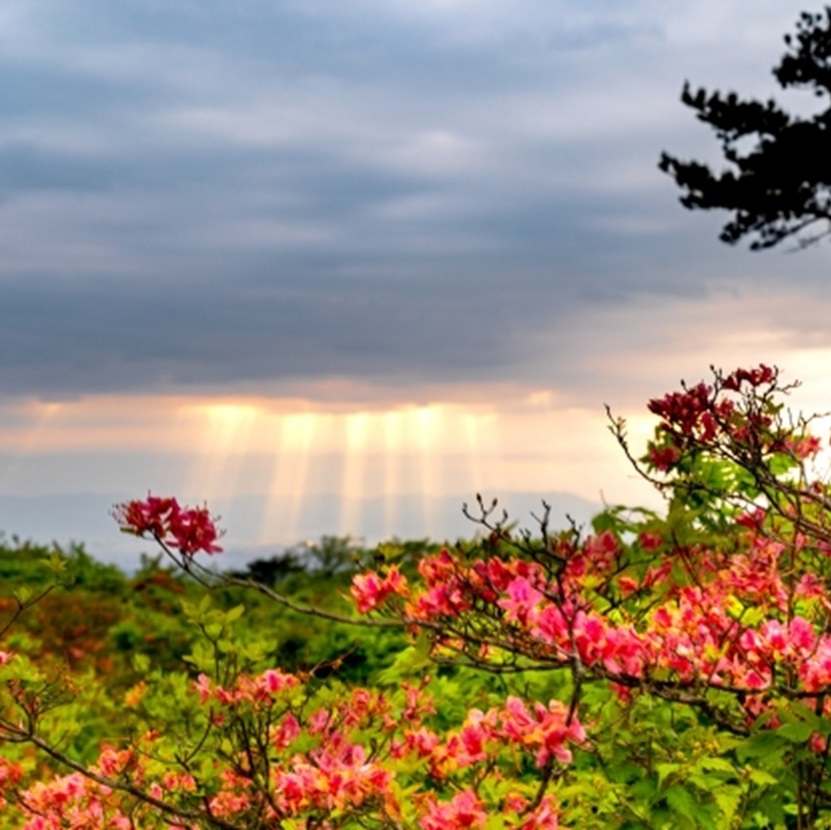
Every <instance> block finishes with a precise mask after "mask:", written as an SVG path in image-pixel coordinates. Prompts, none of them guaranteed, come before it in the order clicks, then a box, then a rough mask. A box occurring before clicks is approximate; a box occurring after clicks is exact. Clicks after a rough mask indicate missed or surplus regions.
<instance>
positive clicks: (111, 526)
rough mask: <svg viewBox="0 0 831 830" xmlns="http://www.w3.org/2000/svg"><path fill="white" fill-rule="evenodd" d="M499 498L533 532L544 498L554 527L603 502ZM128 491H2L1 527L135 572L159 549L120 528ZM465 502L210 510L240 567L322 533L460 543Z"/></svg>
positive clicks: (243, 503) (246, 499) (230, 503)
mask: <svg viewBox="0 0 831 830" xmlns="http://www.w3.org/2000/svg"><path fill="white" fill-rule="evenodd" d="M495 495H496V496H498V498H499V507H498V511H497V512H498V513H499V514H500V515H501V512H502V509H503V508H504V509H506V510H507V511H508V513H509V516H510V518H511V520H512V521H515V522H517V524H518V525H519V526H520V527H523V528H529V529H531V530H533V529H534V527H535V526H536V522H535V520H534V519H533V517H532V513H534V514H537V515H539V514H540V512H541V510H542V505H541V502H542V499H545V500H546V502H547V503H548V504H550V505H551V527H552V528H558V527H565V526H566V524H567V520H566V515H567V514H568V515H569V516H571V517H572V518H573V519H574V520H575V521H576V522H578V523H585V522H587V521H588V520H589V519H590V518H591V516H592V515H593V514H595V513H596V512H597V511H598V510H599V509H600V505H599V504H597V503H593V502H590V501H588V500H587V499H584V498H581V497H580V496H577V495H575V494H573V493H564V492H560V493H523V492H508V493H500V494H490V493H486V494H483V496H484V497H485V499H486V502H487V503H489V501H490V500H491V499H492V498H493V497H494V496H495ZM134 496H135V494H126V493H111V494H101V493H59V494H49V495H38V496H8V495H0V530H2V531H3V533H4V534H5V535H6V536H7V537H11V536H12V535H16V536H19V537H20V538H22V539H29V540H32V541H35V542H39V543H42V544H51V543H52V542H57V543H58V544H61V545H64V546H65V545H68V544H69V543H71V542H78V543H83V545H84V547H85V548H86V550H87V551H88V552H89V553H91V554H92V555H93V556H95V557H96V558H97V559H100V560H103V561H107V562H115V563H116V564H118V565H120V566H121V567H123V568H124V569H126V570H132V569H133V568H134V567H135V566H136V565H137V564H138V562H139V558H140V555H141V553H142V552H145V553H150V554H155V553H156V550H155V548H154V546H153V544H152V543H151V542H142V541H140V540H137V539H135V538H133V537H131V536H127V535H124V534H120V533H119V532H118V528H117V527H116V525H115V522H114V521H113V519H112V518H111V517H110V515H109V511H110V509H111V508H112V506H113V505H114V504H116V503H118V502H121V501H124V500H126V499H128V498H132V497H134ZM464 502H467V503H468V505H469V507H470V508H471V510H473V511H475V510H476V503H475V502H476V496H475V494H471V495H469V496H442V497H438V498H425V497H422V496H419V495H415V494H413V495H399V496H396V497H395V498H391V499H385V498H368V499H346V500H344V499H343V498H342V497H341V496H340V495H339V494H323V495H310V496H308V497H306V498H305V499H304V500H303V502H302V503H295V504H285V503H279V504H271V505H269V504H267V503H266V501H265V500H264V499H263V497H262V496H259V495H251V494H247V495H240V496H237V497H235V498H233V499H219V500H216V501H212V502H211V503H210V507H211V510H212V512H214V513H215V514H217V515H220V516H221V520H220V524H221V525H222V527H224V528H225V529H226V531H227V533H226V536H225V537H224V539H223V544H224V546H225V548H226V552H225V554H224V555H223V562H224V563H226V562H227V564H228V566H232V567H236V566H238V565H239V564H241V563H243V562H245V561H248V560H250V559H253V558H257V557H261V556H268V555H271V554H273V553H276V552H278V551H279V550H281V549H282V548H284V547H286V546H290V545H293V544H296V543H297V542H300V541H303V540H306V539H318V538H320V537H321V536H323V535H338V536H345V535H349V536H352V537H354V538H357V539H362V540H364V541H365V542H366V544H370V545H371V544H375V543H377V542H379V541H382V540H384V539H388V538H391V537H393V536H394V537H397V538H399V539H424V538H431V539H434V540H439V541H445V540H449V541H455V540H456V539H458V538H470V537H472V536H473V535H474V534H475V533H476V532H477V529H478V528H477V525H475V524H474V523H472V522H471V521H469V520H468V519H467V518H465V516H464V515H463V513H462V505H463V503H464Z"/></svg>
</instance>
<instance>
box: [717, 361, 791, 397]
mask: <svg viewBox="0 0 831 830" xmlns="http://www.w3.org/2000/svg"><path fill="white" fill-rule="evenodd" d="M778 376H779V373H778V372H777V370H776V369H772V368H771V367H770V366H765V364H764V363H760V364H759V366H758V368H756V369H736V371H735V372H733V373H732V374H731V375H728V376H727V377H726V378H725V379H724V382H723V383H722V387H723V388H724V389H729V390H731V391H732V392H738V391H739V390H740V388H741V385H742V384H743V383H747V384H749V385H750V386H752V387H754V388H755V387H757V386H762V385H763V384H766V383H776V380H777V378H778Z"/></svg>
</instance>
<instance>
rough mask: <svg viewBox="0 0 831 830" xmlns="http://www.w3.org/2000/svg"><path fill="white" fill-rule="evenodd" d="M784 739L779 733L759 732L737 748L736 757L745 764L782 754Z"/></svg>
mask: <svg viewBox="0 0 831 830" xmlns="http://www.w3.org/2000/svg"><path fill="white" fill-rule="evenodd" d="M783 738H784V736H780V735H779V732H778V731H776V732H773V731H770V732H767V731H766V732H757V733H756V734H755V735H751V736H750V737H749V738H748V739H747V740H746V741H745V742H744V743H743V744H742V745H741V746H739V747H738V748H737V750H736V757H737V758H738V759H739V761H740V762H741V763H744V762H745V761H747V760H749V759H751V758H761V757H768V756H770V755H773V754H775V753H777V752H781V751H782V749H783V748H784V740H783Z"/></svg>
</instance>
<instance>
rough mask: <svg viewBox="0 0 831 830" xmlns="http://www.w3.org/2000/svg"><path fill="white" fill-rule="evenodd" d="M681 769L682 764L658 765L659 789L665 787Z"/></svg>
mask: <svg viewBox="0 0 831 830" xmlns="http://www.w3.org/2000/svg"><path fill="white" fill-rule="evenodd" d="M679 769H681V764H656V765H655V772H657V773H658V787H659V788H661V787H663V786H664V782H665V781H666V780H667V778H669V777H670V776H671V775H673V773H676V772H678V770H679Z"/></svg>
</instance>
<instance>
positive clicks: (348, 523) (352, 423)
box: [338, 412, 370, 536]
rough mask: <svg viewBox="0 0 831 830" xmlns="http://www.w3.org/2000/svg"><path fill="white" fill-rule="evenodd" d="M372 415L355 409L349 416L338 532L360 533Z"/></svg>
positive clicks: (346, 430) (346, 423) (346, 424)
mask: <svg viewBox="0 0 831 830" xmlns="http://www.w3.org/2000/svg"><path fill="white" fill-rule="evenodd" d="M369 426H370V414H369V413H368V412H352V413H350V414H348V415H347V416H346V418H345V424H344V427H345V428H344V458H343V478H342V482H341V505H340V521H339V524H338V532H339V533H340V535H341V536H347V535H360V528H361V512H362V499H363V498H364V496H365V494H366V489H365V481H364V477H365V473H366V453H367V441H368V438H369Z"/></svg>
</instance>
